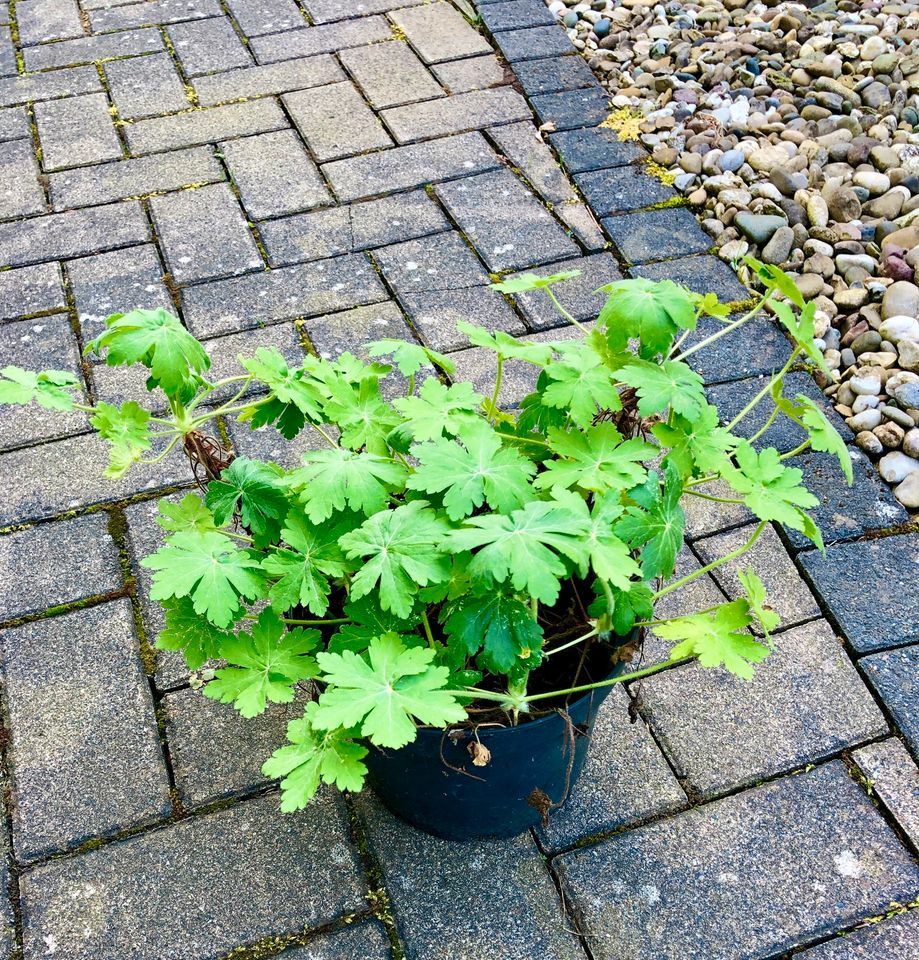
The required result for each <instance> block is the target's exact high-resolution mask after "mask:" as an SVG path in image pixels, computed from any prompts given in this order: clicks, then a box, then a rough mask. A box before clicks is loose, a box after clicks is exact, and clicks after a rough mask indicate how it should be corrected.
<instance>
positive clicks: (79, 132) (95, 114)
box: [35, 93, 124, 171]
mask: <svg viewBox="0 0 919 960" xmlns="http://www.w3.org/2000/svg"><path fill="white" fill-rule="evenodd" d="M35 122H36V124H37V125H38V138H39V140H40V141H41V147H42V166H43V167H44V169H45V170H46V171H50V170H61V169H63V168H64V167H77V166H80V164H84V163H100V162H101V161H103V160H120V159H121V158H122V157H123V156H124V152H123V150H122V148H121V141H120V140H119V139H118V134H117V133H116V132H115V126H114V124H113V123H112V115H111V114H110V113H109V103H108V97H106V96H105V94H104V93H91V94H89V95H87V96H85V97H67V98H66V99H64V100H50V101H48V102H47V103H37V104H35Z"/></svg>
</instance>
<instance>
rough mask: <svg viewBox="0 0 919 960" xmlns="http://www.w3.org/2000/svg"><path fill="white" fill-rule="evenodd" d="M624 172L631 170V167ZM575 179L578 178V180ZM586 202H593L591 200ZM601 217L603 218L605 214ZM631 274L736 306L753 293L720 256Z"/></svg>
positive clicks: (647, 266) (644, 268)
mask: <svg viewBox="0 0 919 960" xmlns="http://www.w3.org/2000/svg"><path fill="white" fill-rule="evenodd" d="M623 169H627V170H631V169H632V168H631V167H625V168H623ZM610 172H615V171H610ZM584 176H588V177H589V176H591V174H584ZM642 176H646V175H644V174H643V175H642ZM575 179H576V180H577V179H578V178H577V177H575ZM646 179H649V180H651V181H652V182H654V183H658V181H657V180H654V178H653V177H647V176H646ZM658 186H661V187H662V186H663V184H660V183H658ZM667 189H668V190H669V189H670V188H669V187H668V188H667ZM587 199H588V202H590V197H588V198H587ZM597 212H598V213H599V211H597ZM600 215H601V216H602V213H600ZM629 272H630V273H631V275H632V276H633V277H645V278H647V279H648V280H673V282H674V283H681V284H683V286H685V287H689V289H690V290H692V291H694V292H695V293H702V294H703V296H704V295H705V294H706V293H713V294H715V296H716V297H717V298H718V299H719V300H720V301H721V302H722V303H736V302H737V301H740V300H746V299H747V298H748V297H749V296H750V291H749V290H747V288H746V287H745V286H744V285H743V284H742V283H741V282H740V281H739V280H738V279H737V274H735V273H734V271H733V270H732V269H731V267H730V265H729V264H727V263H725V262H724V261H723V260H721V259H720V258H719V257H712V256H708V255H704V256H698V257H681V258H680V259H678V260H665V261H663V262H661V263H646V264H643V265H642V266H640V267H632V269H631V270H630V271H629Z"/></svg>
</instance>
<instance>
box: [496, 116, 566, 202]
mask: <svg viewBox="0 0 919 960" xmlns="http://www.w3.org/2000/svg"><path fill="white" fill-rule="evenodd" d="M488 135H489V137H491V139H492V140H494V142H495V143H496V144H497V146H498V149H499V150H500V151H501V153H503V154H504V156H505V157H507V159H508V160H510V162H511V163H512V164H513V165H514V166H515V167H517V169H518V170H520V171H521V173H522V174H523V175H524V176H525V177H526V178H527V180H528V181H529V182H530V184H531V185H532V187H533V189H534V190H535V191H536V192H537V193H538V194H539V195H540V196H541V197H542V198H543V199H544V200H548V201H549V203H552V204H554V205H556V206H559V205H561V204H572V203H576V202H577V199H578V198H577V194H576V193H575V192H574V189H573V187H572V186H571V183H570V181H569V180H568V178H567V177H566V176H565V174H564V173H563V172H562V169H561V167H559V165H558V163H557V162H556V159H555V157H554V156H552V151H551V150H550V149H549V147H548V146H547V145H546V143H545V142H544V141H543V140H540V139H539V137H537V136H536V135H535V133H534V131H533V124H532V123H530V122H529V121H523V122H522V123H509V124H507V125H505V126H502V127H494V128H493V129H491V130H489V131H488Z"/></svg>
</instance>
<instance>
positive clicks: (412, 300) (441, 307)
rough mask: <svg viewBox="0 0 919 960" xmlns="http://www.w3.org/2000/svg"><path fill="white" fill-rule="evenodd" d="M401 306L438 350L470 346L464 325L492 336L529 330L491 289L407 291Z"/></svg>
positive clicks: (402, 292)
mask: <svg viewBox="0 0 919 960" xmlns="http://www.w3.org/2000/svg"><path fill="white" fill-rule="evenodd" d="M399 302H400V303H401V304H402V306H403V307H404V308H405V312H406V313H407V314H408V315H409V316H410V317H411V320H412V325H413V326H414V327H415V329H416V330H418V331H420V332H421V335H422V336H423V337H424V339H425V341H426V342H427V343H428V344H429V345H430V346H431V347H433V348H434V349H435V350H458V349H461V348H463V347H468V346H469V338H468V337H467V336H466V335H465V334H464V333H460V331H459V330H458V329H457V327H456V325H457V324H458V323H459V322H460V321H464V322H466V323H472V324H475V325H476V326H479V327H485V328H486V329H487V330H490V331H492V332H494V331H495V330H503V331H504V332H505V333H510V334H514V335H515V336H518V335H520V334H522V333H525V332H526V327H525V326H524V325H523V323H522V322H521V321H520V318H519V317H518V316H517V315H516V314H515V313H514V311H513V310H511V308H510V307H509V306H508V304H507V301H506V300H505V299H504V297H502V296H501V294H499V293H498V292H497V291H496V290H491V289H490V288H489V287H462V288H454V289H447V290H428V291H418V292H416V291H413V290H403V291H401V292H400V294H399Z"/></svg>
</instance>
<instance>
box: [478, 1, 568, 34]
mask: <svg viewBox="0 0 919 960" xmlns="http://www.w3.org/2000/svg"><path fill="white" fill-rule="evenodd" d="M480 16H481V17H482V23H484V24H485V26H486V27H488V29H489V30H490V31H491V32H492V33H498V32H499V31H501V30H519V29H520V28H521V27H539V26H546V25H550V24H555V23H556V19H555V16H554V15H553V14H552V13H551V12H550V11H549V9H548V8H547V7H546V5H545V4H544V3H543V2H542V0H507V2H506V3H489V4H486V5H485V6H483V7H482V9H481V11H480Z"/></svg>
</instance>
